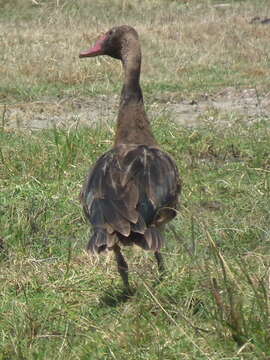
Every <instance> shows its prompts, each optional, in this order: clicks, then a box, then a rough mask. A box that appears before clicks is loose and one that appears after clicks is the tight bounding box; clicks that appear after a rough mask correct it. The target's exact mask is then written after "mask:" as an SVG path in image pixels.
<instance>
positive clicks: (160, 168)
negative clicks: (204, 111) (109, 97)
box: [79, 25, 181, 293]
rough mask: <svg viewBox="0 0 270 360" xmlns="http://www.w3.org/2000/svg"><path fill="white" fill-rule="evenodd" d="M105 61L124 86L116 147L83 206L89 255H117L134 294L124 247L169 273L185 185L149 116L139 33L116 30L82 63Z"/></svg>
mask: <svg viewBox="0 0 270 360" xmlns="http://www.w3.org/2000/svg"><path fill="white" fill-rule="evenodd" d="M103 55H108V56H110V57H112V58H115V59H118V60H120V61H121V62H122V65H123V72H124V83H123V88H122V92H121V98H120V106H119V112H118V117H117V125H116V133H115V139H114V144H113V147H112V149H111V150H109V151H107V152H106V153H105V154H103V155H102V156H101V157H100V158H99V159H98V160H97V161H96V163H95V165H94V166H93V167H92V169H91V170H90V172H89V174H88V175H87V177H86V180H85V183H84V185H83V188H82V191H81V194H80V200H81V203H82V206H83V210H84V213H85V216H86V218H87V219H88V220H89V222H90V224H91V225H92V234H91V236H90V240H89V243H88V246H87V249H88V251H89V252H90V253H95V254H100V253H102V252H104V251H107V250H108V251H113V252H114V254H115V259H116V262H117V266H118V272H119V274H120V276H121V278H122V280H123V284H124V289H125V290H126V291H127V292H128V293H130V292H131V288H130V285H129V279H128V264H127V262H126V260H125V258H124V256H123V254H122V252H121V246H125V245H133V244H135V245H138V246H139V247H141V248H143V249H145V250H151V251H153V252H154V255H155V258H156V261H157V265H158V270H159V272H161V273H162V272H163V271H164V269H165V267H164V261H163V257H162V255H161V252H160V249H161V248H162V246H163V244H164V237H163V234H162V231H161V229H162V228H163V227H164V225H165V224H166V223H168V222H169V221H170V220H172V219H173V218H174V217H175V216H176V214H177V207H178V197H179V194H180V192H181V182H180V177H179V173H178V169H177V166H176V163H175V161H174V160H173V158H172V157H171V156H170V155H169V154H167V153H166V152H165V151H163V150H161V149H160V147H159V145H158V143H157V141H156V139H155V137H154V135H153V133H152V130H151V126H150V122H149V120H148V117H147V115H146V111H145V107H144V101H143V94H142V90H141V87H140V69H141V48H140V42H139V37H138V34H137V32H136V30H135V29H134V28H133V27H131V26H128V25H122V26H117V27H113V28H112V29H110V30H109V31H107V32H106V33H105V34H104V35H101V36H100V37H99V38H98V40H97V42H96V43H95V45H94V46H92V47H91V48H90V49H88V50H86V51H82V52H81V53H80V55H79V57H80V58H87V57H95V56H103Z"/></svg>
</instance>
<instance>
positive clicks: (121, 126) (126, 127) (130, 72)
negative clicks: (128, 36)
mask: <svg viewBox="0 0 270 360" xmlns="http://www.w3.org/2000/svg"><path fill="white" fill-rule="evenodd" d="M136 45H137V44H134V45H133V46H132V47H131V49H132V50H130V51H127V52H126V53H125V56H123V59H122V63H123V68H124V85H123V88H122V92H121V99H120V108H119V113H118V118H117V127H116V136H115V145H119V144H144V145H155V144H156V141H155V139H154V136H153V134H152V131H151V126H150V122H149V120H148V118H147V115H146V112H145V108H144V103H143V94H142V90H141V87H140V71H141V52H140V48H139V45H137V46H136Z"/></svg>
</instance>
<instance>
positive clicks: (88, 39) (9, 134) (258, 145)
mask: <svg viewBox="0 0 270 360" xmlns="http://www.w3.org/2000/svg"><path fill="white" fill-rule="evenodd" d="M0 8H1V12H0V43H1V53H0V360H30V359H33V360H41V359H46V360H47V359H48V360H51V359H55V360H56V359H57V360H61V359H65V360H71V359H72V360H73V359H79V360H81V359H82V360H88V359H94V360H96V359H100V360H101V359H102V360H103V359H117V360H122V359H123V360H124V359H128V360H138V359H143V360H144V359H151V360H173V359H175V360H178V359H187V360H190V359H194V360H198V359H211V360H221V359H224V360H225V359H226V360H241V359H243V360H245V359H250V360H253V359H258V360H261V359H265V360H267V359H268V360H269V359H270V346H269V344H270V227H269V223H270V207H269V204H270V151H269V136H270V122H269V120H270V99H269V81H270V66H269V65H270V58H269V53H270V43H269V31H270V24H265V25H264V24H261V23H260V22H256V21H255V22H254V23H253V22H252V21H251V20H252V19H253V18H254V17H257V16H259V17H260V18H261V19H264V18H265V17H267V16H270V4H269V1H267V0H246V1H227V0H225V1H222V2H221V1H220V2H219V1H210V0H209V1H207V0H206V1H203V0H200V1H195V0H193V1H192V0H190V1H188V0H186V1H184V0H183V1H181V0H178V1H173V0H159V1H157V0H146V1H143V2H141V1H139V0H133V1H131V0H122V1H120V0H111V1H108V0H100V1H98V2H91V1H87V0H78V1H76V2H75V1H74V2H72V1H68V0H58V1H57V0H54V1H53V0H50V1H49V0H48V1H45V0H36V1H31V0H14V1H7V0H0ZM115 19H117V20H115ZM116 24H130V25H132V26H134V27H135V28H136V29H137V30H138V32H139V34H140V37H141V43H142V49H143V66H142V88H143V91H144V97H145V103H146V104H147V110H148V113H149V117H150V118H151V122H152V126H153V131H154V134H155V136H156V138H157V139H158V141H159V143H160V144H161V146H162V148H163V149H165V150H167V151H168V152H170V153H171V154H172V155H173V156H174V158H175V159H176V161H177V164H178V166H179V169H180V172H181V177H182V181H183V193H182V197H181V207H180V211H179V215H178V216H177V218H176V219H175V220H174V221H173V222H172V223H171V225H169V226H168V228H167V229H166V232H165V236H166V240H167V243H166V247H165V248H164V249H163V254H164V257H165V261H166V274H165V276H164V278H163V280H162V281H159V277H158V272H157V267H156V263H155V261H154V258H153V254H151V253H149V252H143V251H141V250H140V249H137V248H126V249H124V252H125V255H126V257H127V259H128V263H129V265H130V279H131V283H132V287H133V288H134V289H136V292H135V294H134V295H133V296H132V297H131V298H129V299H126V298H124V297H123V296H122V283H121V280H120V278H119V275H118V272H117V269H116V265H115V261H114V259H113V258H112V256H111V255H110V254H109V255H106V256H101V257H100V258H99V259H96V258H91V257H90V256H89V255H88V254H87V253H86V251H85V247H86V244H87V240H88V237H89V226H88V224H87V222H86V221H85V219H84V217H83V214H82V209H81V206H80V203H79V200H78V195H79V192H80V189H81V186H82V183H83V181H84V177H85V174H86V173H87V171H88V169H89V167H90V166H91V164H93V163H94V162H95V160H96V159H97V158H98V156H100V155H101V154H102V153H103V152H104V151H106V150H107V149H109V148H110V147H111V145H112V143H113V135H114V122H115V118H116V114H117V108H118V98H119V93H120V90H121V85H122V69H121V64H120V63H118V62H117V61H116V60H113V59H110V58H107V57H106V58H105V57H104V58H96V59H85V60H80V59H79V58H78V54H79V52H80V51H81V50H83V49H86V48H87V47H88V46H89V45H90V44H93V42H94V41H95V39H96V38H97V36H98V35H100V33H102V32H103V31H106V30H108V29H109V28H110V27H111V26H112V25H116Z"/></svg>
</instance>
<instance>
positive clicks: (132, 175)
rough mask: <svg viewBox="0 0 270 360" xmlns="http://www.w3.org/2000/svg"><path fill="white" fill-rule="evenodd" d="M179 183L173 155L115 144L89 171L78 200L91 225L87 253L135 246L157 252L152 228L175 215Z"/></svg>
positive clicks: (158, 241) (158, 239) (158, 243)
mask: <svg viewBox="0 0 270 360" xmlns="http://www.w3.org/2000/svg"><path fill="white" fill-rule="evenodd" d="M179 191H180V182H179V177H178V172H177V168H176V166H175V164H174V161H173V160H172V159H171V157H170V156H169V155H168V154H167V153H165V152H163V151H161V150H160V149H158V148H157V147H149V146H145V145H119V146H117V147H115V148H114V149H112V150H110V151H108V152H107V153H105V154H104V155H103V156H101V158H100V159H99V160H98V161H97V163H96V164H95V166H94V168H93V169H92V170H91V172H90V174H89V176H88V178H87V181H86V183H85V186H84V188H83V191H82V193H81V199H82V202H83V207H84V211H85V214H86V216H87V217H88V219H89V221H90V222H91V224H92V225H93V227H94V235H93V237H92V239H91V240H90V250H92V251H97V252H100V251H101V250H104V249H105V248H107V247H108V248H110V247H112V246H113V244H114V243H115V241H116V240H117V239H119V240H120V241H121V242H122V243H124V244H125V243H127V244H128V243H131V242H135V243H138V245H141V246H142V247H144V248H149V249H152V250H158V249H159V248H160V247H161V246H162V242H163V239H162V237H161V235H160V234H159V231H158V230H157V229H155V227H156V226H161V225H162V224H164V223H166V222H168V221H169V220H171V219H172V218H173V217H174V216H175V214H176V211H175V207H176V204H177V197H178V193H179Z"/></svg>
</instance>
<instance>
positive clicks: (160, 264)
mask: <svg viewBox="0 0 270 360" xmlns="http://www.w3.org/2000/svg"><path fill="white" fill-rule="evenodd" d="M155 258H156V259H157V264H158V270H159V271H160V272H161V273H163V272H164V271H165V266H164V260H163V257H162V255H161V253H160V252H159V251H155Z"/></svg>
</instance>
